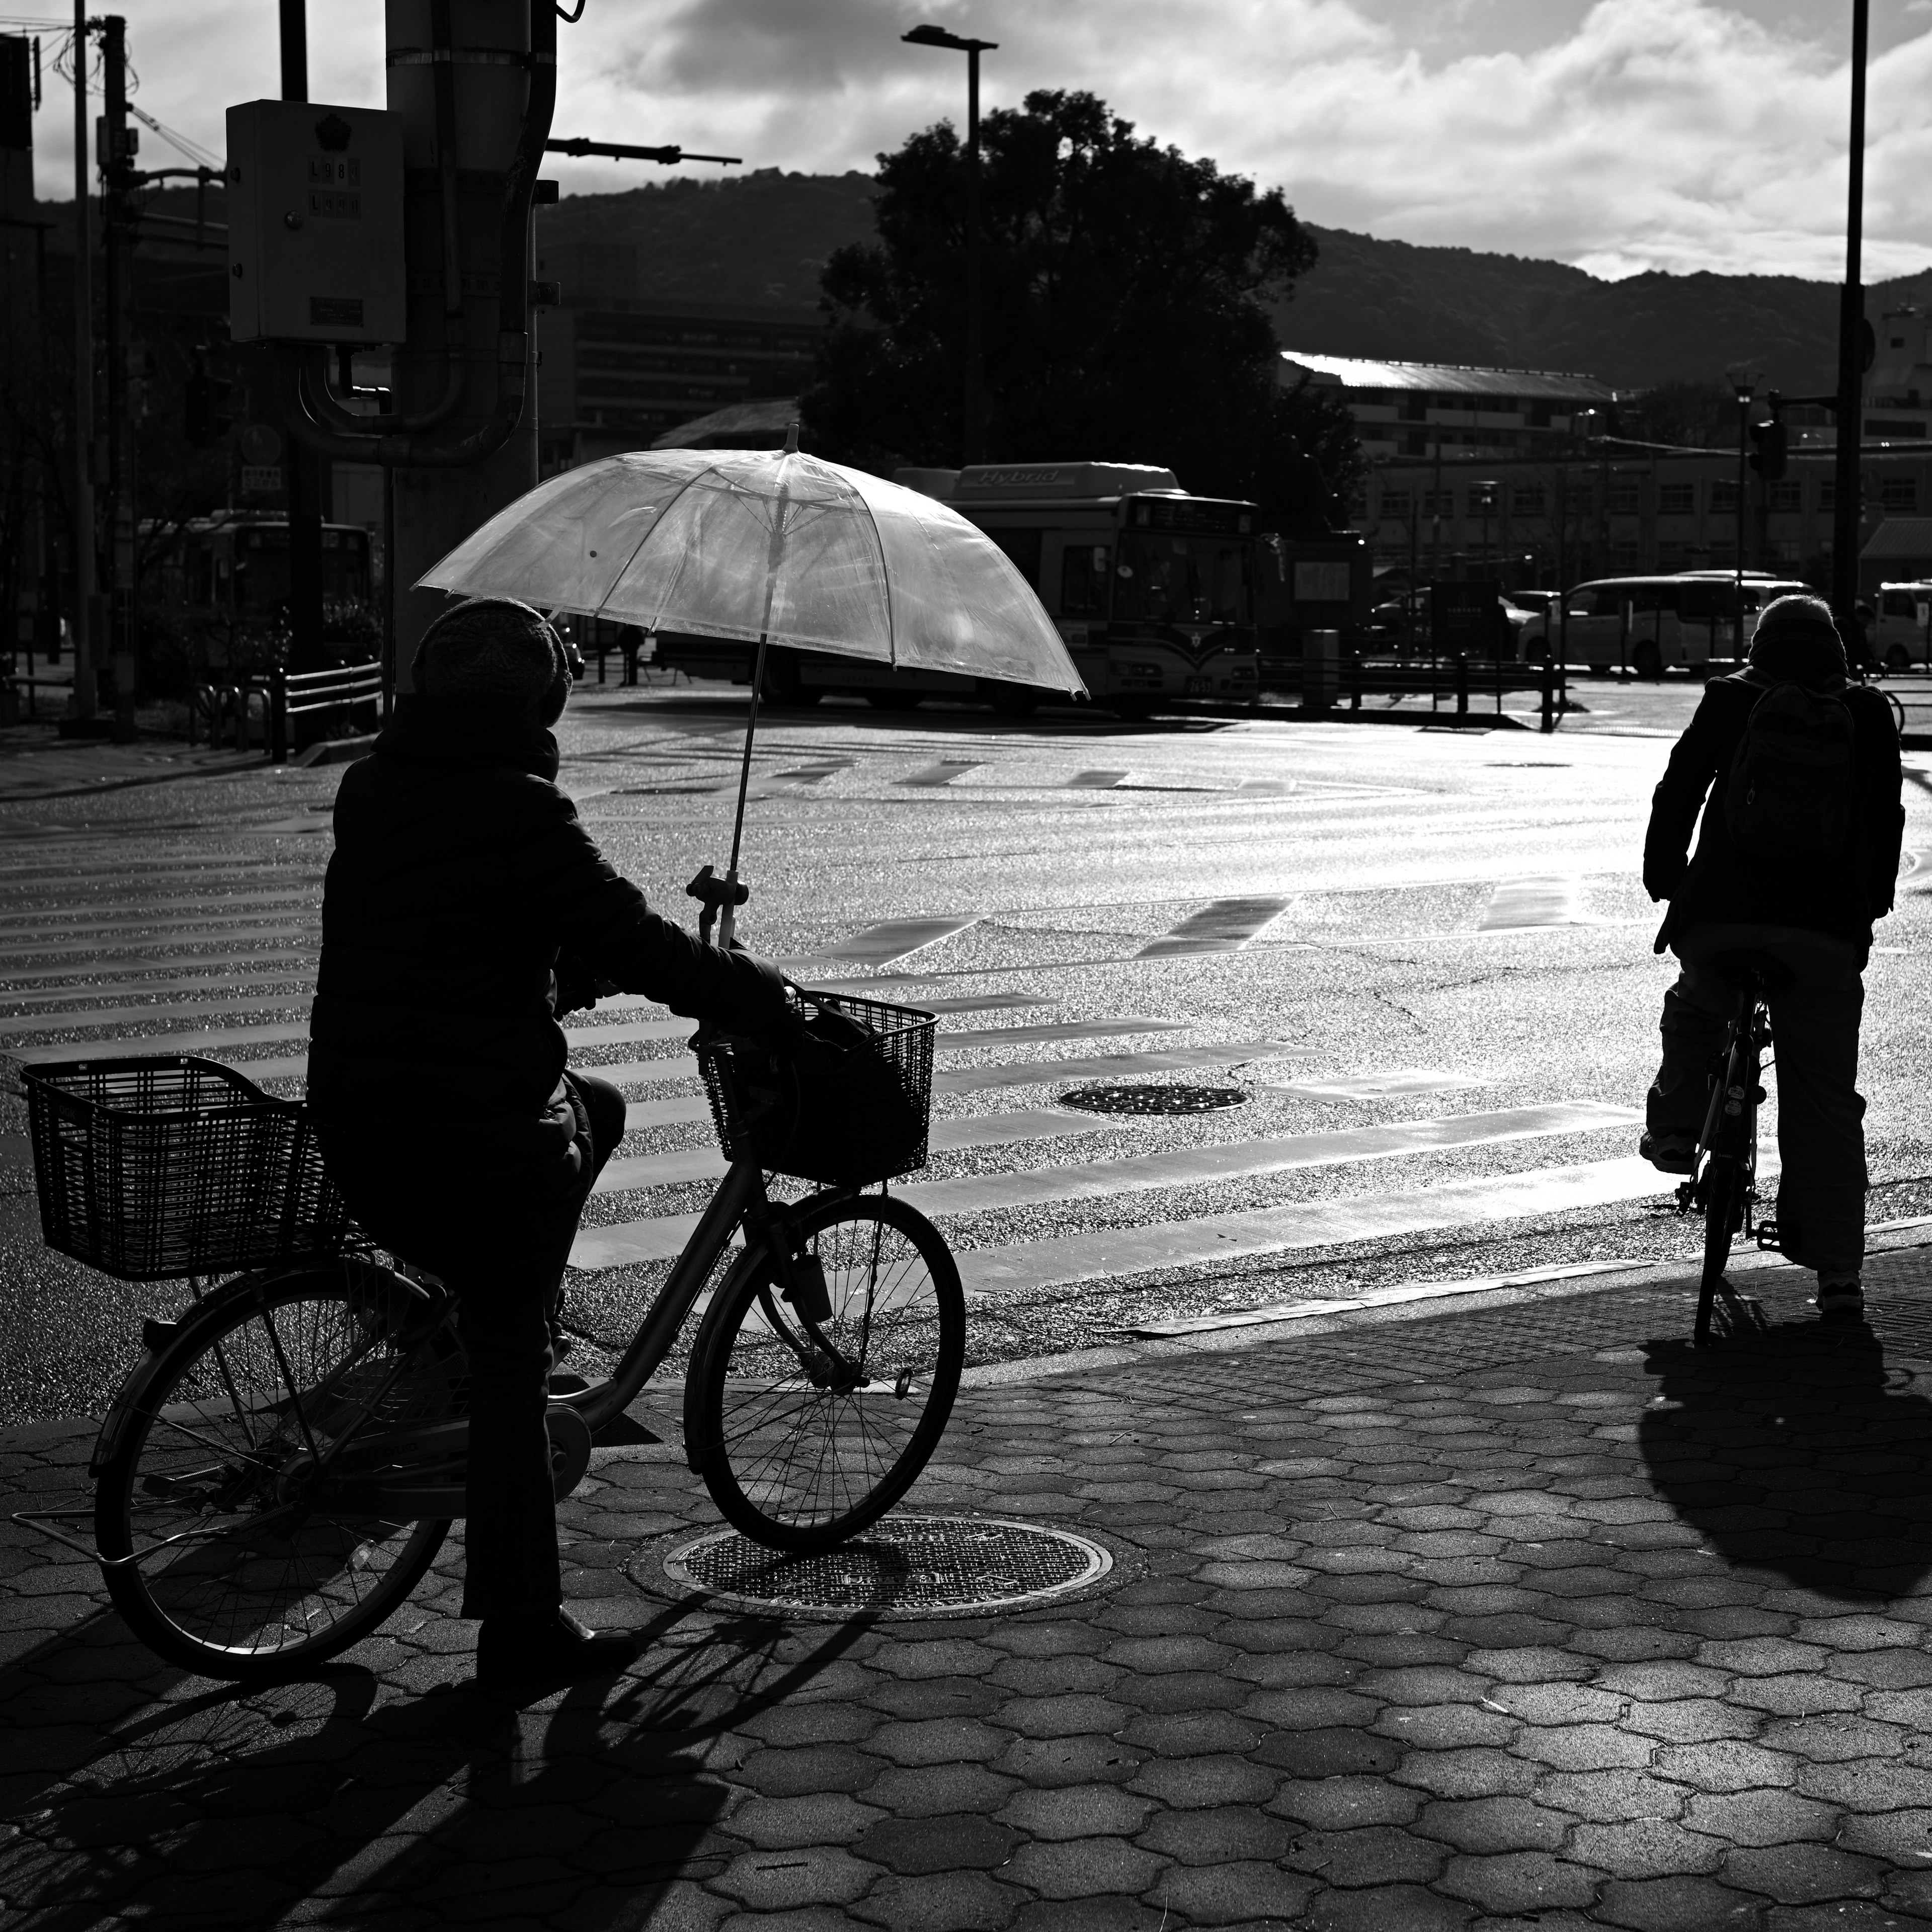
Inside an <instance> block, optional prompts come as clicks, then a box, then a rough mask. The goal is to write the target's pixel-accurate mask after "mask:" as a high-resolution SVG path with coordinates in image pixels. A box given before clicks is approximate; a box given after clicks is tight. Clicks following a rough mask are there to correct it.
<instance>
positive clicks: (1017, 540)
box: [986, 524, 1040, 595]
mask: <svg viewBox="0 0 1932 1932" xmlns="http://www.w3.org/2000/svg"><path fill="white" fill-rule="evenodd" d="M986 534H987V535H989V537H991V538H992V540H993V541H994V542H995V543H996V544H998V545H999V547H1001V549H1002V550H1004V551H1005V552H1006V553H1007V556H1010V557H1011V558H1012V559H1013V566H1014V568H1016V569H1017V570H1018V571H1019V574H1021V575H1022V577H1025V579H1026V580H1027V581H1028V583H1030V584H1031V585H1032V586H1033V589H1034V593H1035V595H1037V594H1038V593H1039V590H1040V526H1039V525H1038V524H1035V525H1034V527H1033V528H1032V529H1020V530H989V531H988V532H986Z"/></svg>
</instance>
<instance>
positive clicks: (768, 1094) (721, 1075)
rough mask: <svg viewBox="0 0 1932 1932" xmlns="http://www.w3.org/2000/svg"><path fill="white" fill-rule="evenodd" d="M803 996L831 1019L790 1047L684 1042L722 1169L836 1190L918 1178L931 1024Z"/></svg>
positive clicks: (906, 1012) (851, 999) (868, 1004)
mask: <svg viewBox="0 0 1932 1932" xmlns="http://www.w3.org/2000/svg"><path fill="white" fill-rule="evenodd" d="M804 997H805V1000H806V1001H807V1002H808V1004H810V1005H811V1006H814V1007H820V1008H822V1009H823V1010H824V1012H825V1013H828V1014H830V1015H832V1016H835V1017H834V1018H833V1019H832V1020H830V1021H829V1022H826V1021H820V1022H814V1021H811V1020H808V1021H807V1022H806V1023H805V1028H804V1032H803V1036H802V1038H799V1039H797V1040H790V1041H787V1042H785V1043H784V1044H782V1045H773V1044H772V1043H769V1042H766V1041H760V1040H736V1039H730V1038H724V1037H712V1038H706V1037H703V1036H702V1035H700V1037H699V1038H698V1039H697V1040H695V1041H694V1042H693V1043H692V1044H693V1046H694V1049H695V1050H696V1052H697V1062H698V1065H699V1066H700V1068H702V1069H703V1074H704V1088H705V1091H706V1093H707V1094H709V1096H710V1098H711V1112H712V1118H713V1119H714V1120H715V1121H716V1122H717V1124H718V1142H719V1145H721V1147H722V1148H724V1154H725V1157H726V1158H727V1160H754V1161H756V1162H757V1163H758V1165H759V1166H760V1167H762V1168H764V1169H767V1170H769V1172H773V1173H777V1174H790V1175H796V1176H797V1177H798V1178H799V1179H800V1180H803V1181H820V1182H823V1183H827V1184H831V1185H833V1186H838V1187H863V1186H865V1184H867V1183H868V1182H871V1181H889V1180H890V1179H891V1178H892V1176H893V1175H899V1174H910V1173H911V1172H913V1170H914V1169H916V1168H921V1167H923V1166H925V1165H926V1132H927V1128H928V1125H929V1121H930V1119H931V1116H932V1035H933V1029H934V1028H935V1026H936V1025H937V1024H938V1022H936V1021H935V1019H933V1016H932V1014H930V1013H920V1012H919V1011H918V1010H916V1008H914V1007H894V1006H888V1005H887V1004H886V1003H885V1002H884V1001H882V1000H862V999H859V998H856V997H855V996H854V995H851V994H849V993H807V994H806V995H805V996H804ZM840 1022H847V1023H849V1024H846V1025H840Z"/></svg>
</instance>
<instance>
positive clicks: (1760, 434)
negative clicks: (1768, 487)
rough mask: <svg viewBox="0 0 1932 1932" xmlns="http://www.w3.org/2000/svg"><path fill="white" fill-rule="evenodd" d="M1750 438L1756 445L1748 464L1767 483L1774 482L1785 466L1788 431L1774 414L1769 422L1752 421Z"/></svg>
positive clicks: (1787, 449)
mask: <svg viewBox="0 0 1932 1932" xmlns="http://www.w3.org/2000/svg"><path fill="white" fill-rule="evenodd" d="M1751 441H1752V442H1753V443H1755V444H1756V445H1757V448H1756V449H1754V450H1753V451H1752V452H1751V467H1752V468H1753V469H1755V470H1756V471H1757V473H1758V474H1759V475H1760V476H1762V477H1763V478H1764V480H1765V481H1766V482H1767V483H1775V482H1776V481H1778V478H1780V477H1781V476H1782V475H1784V472H1785V469H1786V466H1787V460H1788V456H1789V449H1790V431H1787V429H1786V428H1785V427H1784V424H1783V423H1781V422H1779V421H1778V419H1777V418H1776V417H1775V416H1774V417H1773V418H1772V420H1771V421H1770V422H1761V423H1753V424H1752V425H1751Z"/></svg>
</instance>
